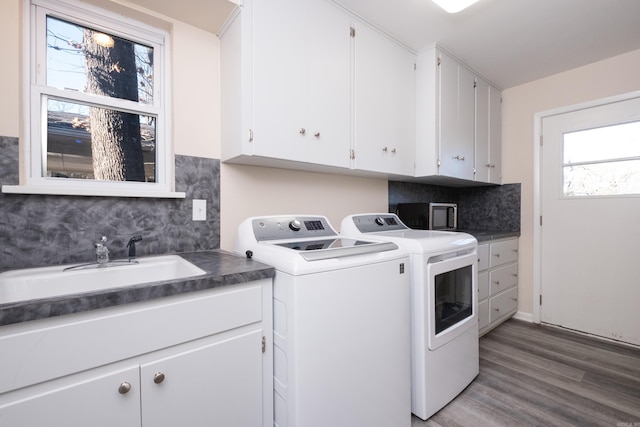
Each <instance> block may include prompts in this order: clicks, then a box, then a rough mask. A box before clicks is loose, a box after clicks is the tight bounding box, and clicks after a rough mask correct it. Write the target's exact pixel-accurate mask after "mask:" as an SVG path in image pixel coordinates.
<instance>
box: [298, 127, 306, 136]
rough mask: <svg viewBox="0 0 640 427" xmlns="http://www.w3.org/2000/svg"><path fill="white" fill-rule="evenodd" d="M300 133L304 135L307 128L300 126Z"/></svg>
mask: <svg viewBox="0 0 640 427" xmlns="http://www.w3.org/2000/svg"><path fill="white" fill-rule="evenodd" d="M299 132H300V135H304V134H305V133H307V130H306V129H305V128H300V131H299Z"/></svg>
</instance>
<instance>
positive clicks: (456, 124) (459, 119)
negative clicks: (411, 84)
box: [438, 52, 475, 180]
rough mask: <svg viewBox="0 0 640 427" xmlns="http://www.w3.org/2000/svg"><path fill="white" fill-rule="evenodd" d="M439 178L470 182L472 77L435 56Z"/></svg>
mask: <svg viewBox="0 0 640 427" xmlns="http://www.w3.org/2000/svg"><path fill="white" fill-rule="evenodd" d="M438 64H439V66H438V80H439V87H438V89H439V92H440V115H439V119H440V120H439V121H440V123H439V131H440V158H439V160H440V175H445V176H452V177H455V178H461V179H470V180H471V179H473V167H474V162H473V155H474V142H473V139H474V131H475V130H474V126H475V118H474V110H475V89H474V75H473V73H472V72H471V71H470V70H469V69H468V68H466V67H465V66H464V65H462V64H459V63H458V62H456V61H455V60H454V59H453V58H451V57H450V56H448V55H446V54H444V53H443V52H440V53H439V54H438Z"/></svg>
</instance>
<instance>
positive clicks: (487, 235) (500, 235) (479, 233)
mask: <svg viewBox="0 0 640 427" xmlns="http://www.w3.org/2000/svg"><path fill="white" fill-rule="evenodd" d="M457 231H459V232H462V233H467V234H471V235H472V236H473V237H475V238H476V240H477V241H478V243H483V242H488V241H490V240H498V239H507V238H509V237H520V232H519V231H500V230H457Z"/></svg>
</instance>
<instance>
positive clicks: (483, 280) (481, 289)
mask: <svg viewBox="0 0 640 427" xmlns="http://www.w3.org/2000/svg"><path fill="white" fill-rule="evenodd" d="M488 296H489V272H488V271H483V272H482V273H478V301H480V300H483V299H485V298H487V297H488Z"/></svg>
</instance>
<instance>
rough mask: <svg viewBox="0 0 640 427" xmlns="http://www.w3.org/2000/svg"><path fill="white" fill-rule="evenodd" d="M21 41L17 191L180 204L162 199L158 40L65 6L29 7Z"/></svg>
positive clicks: (162, 85) (166, 152)
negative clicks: (21, 186)
mask: <svg viewBox="0 0 640 427" xmlns="http://www.w3.org/2000/svg"><path fill="white" fill-rule="evenodd" d="M29 33H30V38H29V48H30V55H29V63H28V66H29V67H28V68H29V70H30V73H29V80H28V87H27V88H25V90H26V93H25V99H26V100H28V101H29V106H28V120H25V121H26V122H27V126H26V128H25V131H24V133H25V137H26V138H25V139H26V140H27V142H28V144H29V145H30V150H28V152H25V154H26V155H27V156H28V157H29V158H30V159H29V162H27V167H28V173H27V174H26V177H27V180H28V182H27V186H29V187H34V188H39V189H44V191H43V192H45V193H47V192H51V193H59V194H86V195H102V194H103V195H123V196H127V195H131V196H151V197H183V196H182V195H181V194H182V193H171V187H172V177H171V167H170V166H171V162H170V155H171V153H172V151H171V147H170V138H169V135H170V132H169V127H168V123H169V117H168V111H169V109H168V107H167V106H168V98H167V96H166V95H165V94H167V93H169V88H168V83H167V82H166V81H165V76H166V75H167V73H166V72H167V64H168V61H167V57H166V54H167V53H168V52H169V49H168V46H167V42H168V34H167V33H165V32H163V31H161V30H158V29H155V28H152V27H150V26H148V25H146V24H143V23H139V22H136V21H133V20H130V19H128V18H123V17H122V16H120V15H115V14H111V13H109V12H107V11H104V10H101V9H97V8H94V7H91V6H89V5H86V4H85V3H83V2H77V1H74V2H70V1H68V0H31V2H30V31H29ZM60 190H62V191H60ZM34 192H39V191H34Z"/></svg>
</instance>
